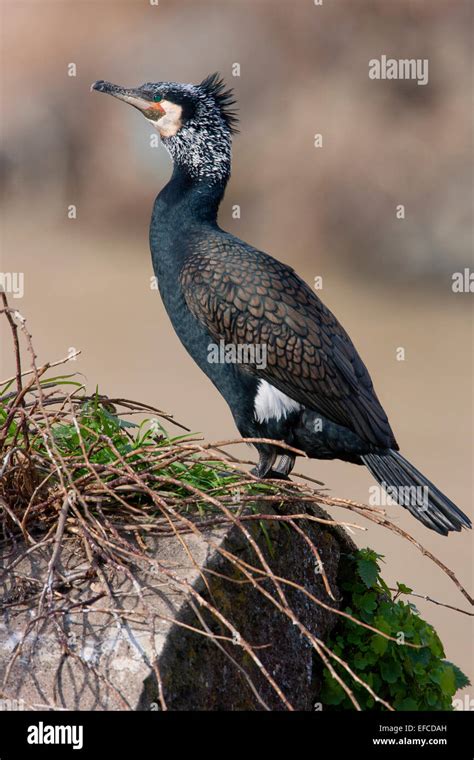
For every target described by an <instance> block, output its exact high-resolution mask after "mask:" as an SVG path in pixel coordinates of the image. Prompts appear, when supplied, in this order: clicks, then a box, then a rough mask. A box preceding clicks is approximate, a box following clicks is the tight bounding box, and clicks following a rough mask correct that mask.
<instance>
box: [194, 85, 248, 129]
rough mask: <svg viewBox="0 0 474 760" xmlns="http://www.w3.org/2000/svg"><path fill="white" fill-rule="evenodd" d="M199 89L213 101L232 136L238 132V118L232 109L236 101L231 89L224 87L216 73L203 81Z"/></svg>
mask: <svg viewBox="0 0 474 760" xmlns="http://www.w3.org/2000/svg"><path fill="white" fill-rule="evenodd" d="M199 87H200V88H201V89H202V90H204V91H205V93H206V94H207V95H209V96H210V97H211V98H213V99H214V101H215V103H216V105H217V107H218V108H219V110H220V112H221V114H222V118H223V119H224V121H225V123H226V124H227V126H228V127H229V129H230V131H231V132H232V134H236V133H237V132H238V131H239V130H238V129H237V124H238V122H239V118H238V116H237V111H236V110H235V107H234V106H235V105H236V100H235V98H234V93H233V91H232V89H231V88H227V87H226V84H225V82H224V80H223V79H222V77H221V76H220V74H218V72H217V71H216V72H215V73H214V74H209V76H207V77H206V78H205V79H203V81H202V82H201V84H200V85H199Z"/></svg>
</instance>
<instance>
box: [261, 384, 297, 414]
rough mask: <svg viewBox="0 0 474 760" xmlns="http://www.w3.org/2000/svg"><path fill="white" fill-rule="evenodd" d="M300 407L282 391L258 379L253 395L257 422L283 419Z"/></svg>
mask: <svg viewBox="0 0 474 760" xmlns="http://www.w3.org/2000/svg"><path fill="white" fill-rule="evenodd" d="M300 409H301V404H298V402H297V401H293V399H292V398H290V397H289V396H287V395H286V393H282V392H281V391H279V390H278V388H275V387H274V386H273V385H270V383H267V381H266V380H260V381H259V384H258V392H257V395H256V396H255V401H254V410H255V419H256V420H257V421H258V422H268V421H269V420H276V421H277V422H278V420H280V419H281V418H283V419H285V418H286V417H287V416H288V415H289V414H290V413H291V412H297V411H299V410H300Z"/></svg>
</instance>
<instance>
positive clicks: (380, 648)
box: [370, 635, 388, 655]
mask: <svg viewBox="0 0 474 760" xmlns="http://www.w3.org/2000/svg"><path fill="white" fill-rule="evenodd" d="M370 646H371V648H372V651H373V652H375V653H376V654H380V655H382V654H385V652H386V651H387V647H388V639H385V638H384V637H383V636H377V635H376V636H373V637H372V641H371V643H370Z"/></svg>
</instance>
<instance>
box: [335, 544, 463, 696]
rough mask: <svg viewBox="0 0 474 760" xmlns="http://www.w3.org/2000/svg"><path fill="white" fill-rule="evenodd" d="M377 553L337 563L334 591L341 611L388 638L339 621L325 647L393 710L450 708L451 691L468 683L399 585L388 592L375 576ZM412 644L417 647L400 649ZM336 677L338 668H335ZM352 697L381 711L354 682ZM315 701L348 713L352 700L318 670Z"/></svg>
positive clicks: (368, 552) (359, 554) (363, 552)
mask: <svg viewBox="0 0 474 760" xmlns="http://www.w3.org/2000/svg"><path fill="white" fill-rule="evenodd" d="M382 559H383V558H382V556H381V555H380V554H376V552H374V551H372V550H371V549H362V550H360V551H358V552H357V553H355V554H353V555H351V556H349V557H348V558H347V561H346V562H344V563H343V569H342V571H341V578H340V588H341V590H342V591H343V593H344V595H345V599H344V601H345V606H344V607H343V609H344V610H345V612H347V613H349V614H351V615H353V616H354V617H355V618H357V619H359V620H362V621H363V622H364V623H367V624H369V625H371V626H373V627H374V628H377V629H378V630H380V631H383V632H384V633H386V634H388V635H390V636H392V637H394V638H395V639H396V640H397V643H395V642H394V641H390V640H388V639H386V638H384V637H383V636H380V635H379V634H376V633H373V632H372V631H370V630H368V629H367V628H362V627H361V626H358V625H356V624H354V623H352V622H351V621H350V620H348V619H347V618H342V619H341V622H339V623H338V625H337V626H336V628H335V629H334V631H333V632H332V634H331V637H330V639H329V640H328V642H327V643H328V645H329V646H330V647H331V649H332V650H333V651H334V653H335V654H337V655H339V656H340V657H341V658H342V659H344V660H345V661H346V662H347V663H348V664H349V665H350V666H351V668H352V669H353V670H354V672H355V673H356V674H357V675H358V676H359V678H360V679H361V680H363V681H365V683H367V684H369V685H370V686H371V687H372V688H373V690H374V691H375V693H376V694H378V695H379V696H380V697H382V698H383V699H384V700H385V701H387V702H388V703H390V704H391V705H392V706H393V707H394V708H395V709H396V710H452V709H453V708H452V698H453V695H454V694H455V692H456V691H457V690H458V689H460V688H463V687H464V686H467V685H469V680H468V679H467V677H466V676H465V675H464V673H463V672H462V671H461V670H460V669H459V668H458V667H457V666H456V665H454V664H453V663H451V662H448V661H447V660H445V659H444V649H443V645H442V643H441V641H440V639H439V637H438V635H437V633H436V631H435V630H434V628H433V626H431V625H430V624H429V623H427V622H426V621H425V620H423V618H422V617H420V615H419V613H418V610H417V609H416V607H415V605H414V604H412V603H411V602H408V601H404V600H403V599H401V598H400V597H401V596H402V595H403V594H409V593H411V589H410V588H408V586H405V585H404V584H403V583H398V584H397V590H396V591H395V592H393V591H391V590H390V589H389V588H388V586H387V584H386V583H385V581H384V580H383V578H382V577H381V575H380V567H379V561H380V560H382ZM406 644H417V645H419V646H418V647H417V648H413V647H411V646H406ZM335 669H336V671H337V672H338V673H339V675H341V676H343V675H344V671H343V669H342V668H341V667H340V666H339V665H337V663H336V664H335ZM353 692H354V696H355V697H356V699H357V701H358V702H359V704H360V705H361V707H362V709H365V710H372V709H385V708H383V706H381V705H380V704H378V703H375V702H374V699H373V698H372V697H371V696H370V694H369V693H368V691H367V690H366V689H364V688H363V687H362V686H360V684H357V683H354V686H353ZM321 701H322V703H323V705H324V706H325V708H332V709H339V710H344V709H351V708H352V707H353V705H352V702H351V701H350V699H349V698H348V696H347V695H346V693H345V692H344V690H343V689H342V687H341V686H340V685H339V683H338V682H337V681H336V680H335V679H334V678H333V677H332V676H331V674H330V673H329V671H327V670H326V671H324V674H323V688H322V694H321Z"/></svg>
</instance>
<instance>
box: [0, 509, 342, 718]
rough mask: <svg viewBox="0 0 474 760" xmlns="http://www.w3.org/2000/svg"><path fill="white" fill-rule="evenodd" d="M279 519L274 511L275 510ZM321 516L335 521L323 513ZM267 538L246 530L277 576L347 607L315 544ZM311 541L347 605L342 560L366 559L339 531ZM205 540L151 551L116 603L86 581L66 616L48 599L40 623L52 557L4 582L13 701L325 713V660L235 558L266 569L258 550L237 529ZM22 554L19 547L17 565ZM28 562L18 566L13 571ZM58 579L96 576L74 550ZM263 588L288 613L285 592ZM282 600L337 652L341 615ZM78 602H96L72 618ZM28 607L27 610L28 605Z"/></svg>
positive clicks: (2, 622) (35, 560) (124, 580)
mask: <svg viewBox="0 0 474 760" xmlns="http://www.w3.org/2000/svg"><path fill="white" fill-rule="evenodd" d="M303 511H304V507H303V505H291V506H290V507H288V505H286V507H285V509H284V510H283V513H285V514H288V513H290V512H291V513H295V514H296V513H298V512H299V513H301V512H303ZM265 512H266V513H267V514H268V513H270V512H271V510H270V509H267V508H266V507H265ZM314 514H316V515H317V516H320V517H326V515H325V513H324V512H323V511H322V510H317V511H316V512H314ZM265 525H266V533H267V535H266V536H265V534H264V532H263V531H262V529H261V527H260V526H259V523H258V522H257V521H254V522H247V523H246V526H247V527H248V529H249V531H250V532H251V534H252V536H253V537H254V538H255V540H256V541H257V543H258V546H259V548H260V550H261V551H262V553H263V555H264V557H265V560H266V561H267V562H268V564H269V565H270V567H271V569H272V571H273V573H274V575H275V576H278V577H280V578H285V579H287V580H288V581H290V582H292V583H297V584H300V585H301V586H303V587H304V588H305V589H306V590H307V591H308V592H309V593H311V594H313V595H314V596H315V597H316V598H317V599H320V600H321V601H322V602H324V603H326V604H329V605H330V606H337V602H334V601H332V600H331V598H330V597H329V596H328V594H327V592H326V589H325V587H324V584H323V579H322V575H321V572H320V566H319V563H318V560H317V557H316V555H315V553H314V549H313V548H312V547H311V545H310V542H308V541H307V540H306V539H305V538H304V537H303V536H301V535H299V534H298V533H297V532H295V531H294V530H293V529H292V528H290V527H288V526H287V525H286V524H283V522H276V521H271V522H270V521H267V522H266V523H265ZM298 525H300V526H302V525H303V523H301V521H299V522H298ZM304 529H305V533H306V535H307V536H308V538H309V539H310V541H311V542H312V543H313V544H314V546H315V547H316V549H317V551H318V553H319V555H320V558H321V560H322V563H323V565H324V569H325V573H326V576H327V580H328V581H329V585H330V587H331V589H332V592H333V594H334V596H335V598H336V600H337V599H338V598H339V595H340V594H339V591H338V588H337V575H338V568H339V564H340V561H341V555H342V554H344V553H347V552H350V551H352V550H353V549H354V545H353V543H352V541H351V540H350V538H349V537H348V536H347V535H346V534H345V533H344V532H343V531H341V530H340V529H336V528H334V527H329V526H326V525H324V524H321V523H316V522H308V521H305V523H304ZM204 535H205V537H204V538H203V537H200V536H197V535H195V534H194V533H185V534H182V535H180V536H179V537H176V536H164V537H159V538H157V537H155V538H153V539H150V540H149V542H148V548H149V556H150V558H151V560H152V561H153V564H150V565H147V566H144V565H143V563H139V564H137V566H136V567H135V568H133V571H132V572H133V575H132V574H131V573H129V572H126V571H124V570H123V569H121V567H120V566H117V568H116V571H115V572H114V574H113V575H111V574H110V572H108V571H107V574H106V577H107V579H108V586H109V590H110V591H111V593H112V595H113V596H110V594H109V591H107V589H106V588H105V586H104V575H101V576H99V578H97V577H95V576H94V575H92V577H91V578H90V579H87V578H86V579H84V578H81V579H79V580H78V581H77V582H76V581H72V584H71V583H70V584H66V583H65V585H64V587H58V588H57V589H56V593H55V597H54V608H55V612H54V614H52V613H51V607H49V606H48V600H47V598H45V601H44V604H43V608H42V611H41V614H40V616H38V614H37V611H38V596H37V594H36V598H32V599H31V601H30V600H29V596H30V595H31V592H32V591H33V592H37V590H38V589H40V588H41V585H42V584H43V582H44V579H45V578H46V577H47V569H48V563H49V561H50V554H49V552H48V551H46V550H45V549H42V550H41V549H40V550H38V551H34V552H32V553H31V554H30V555H29V556H28V558H26V559H23V560H22V561H21V563H19V564H18V565H17V566H16V567H15V568H14V575H13V574H12V573H8V574H5V575H4V576H3V578H1V580H0V600H1V604H2V614H1V617H0V683H1V682H2V681H4V686H3V689H2V692H3V697H4V698H8V699H11V700H22V702H20V704H21V706H23V707H24V709H34V708H36V709H38V708H40V707H42V708H44V707H46V706H49V707H51V708H55V709H58V708H59V709H82V710H85V709H87V710H124V709H132V710H158V709H162V706H163V700H164V703H165V704H166V707H167V708H168V709H170V710H261V709H271V710H281V709H283V710H284V709H286V708H287V706H288V703H289V704H291V706H292V707H293V708H295V709H298V710H312V709H314V703H315V702H317V695H318V692H319V680H320V674H321V667H320V662H319V658H318V656H317V654H316V653H315V650H314V647H313V646H312V645H311V644H310V642H309V641H308V640H307V638H306V637H305V636H304V635H303V634H302V632H301V630H300V627H299V626H298V625H297V624H295V623H294V622H292V620H291V619H289V617H288V616H287V615H285V614H284V613H283V612H281V611H280V610H278V609H277V607H276V606H275V605H274V604H273V603H272V601H271V600H270V599H268V598H266V597H265V595H264V594H262V592H261V590H258V589H256V588H255V587H254V585H252V583H250V582H249V581H248V578H246V577H245V576H244V575H243V574H242V573H241V572H240V571H239V570H238V569H237V568H236V566H235V564H232V563H231V562H229V560H228V559H226V558H225V556H222V553H224V554H225V552H226V551H230V552H232V553H233V554H234V555H235V556H237V557H238V558H239V560H242V561H244V562H246V563H248V564H249V565H253V566H255V567H257V566H260V565H259V561H258V559H257V557H256V555H255V553H254V550H253V549H252V548H251V547H250V546H249V544H248V542H247V540H246V539H245V538H244V536H243V534H242V532H241V531H240V530H239V529H238V528H236V527H235V526H234V527H228V526H227V527H226V528H218V529H213V530H209V531H207V532H206V533H205V534H204ZM23 550H24V548H23ZM21 551H22V549H21V547H19V549H18V551H17V554H19V553H21ZM14 556H15V555H14V554H10V555H9V556H8V557H6V558H5V560H4V564H5V565H7V564H10V563H11V562H12V559H14ZM260 567H261V566H260ZM58 569H59V571H60V573H61V574H62V575H63V576H64V577H65V578H69V579H72V578H73V577H74V575H76V576H80V575H81V573H82V574H83V572H84V570H86V565H85V564H84V561H83V558H82V557H81V555H80V554H79V553H78V552H77V551H75V550H74V546H71V545H68V544H66V546H65V548H64V549H63V551H62V554H61V557H60V561H59V565H58ZM20 577H22V580H21V581H19V580H18V579H19V578H20ZM25 577H27V578H28V579H29V580H25ZM101 578H102V580H101ZM38 581H41V585H40V584H38ZM137 582H138V584H140V586H141V587H142V592H141V593H139V592H138V590H137V588H138V587H137ZM259 582H260V583H261V586H262V588H263V589H264V591H265V592H266V593H267V594H269V595H271V597H273V598H275V599H279V600H280V602H281V599H280V597H279V596H278V591H277V590H276V588H275V584H274V583H273V582H272V580H270V579H269V578H262V579H261V580H260V581H259ZM281 588H282V589H283V591H284V594H285V596H286V600H287V602H288V604H289V606H290V608H291V609H292V613H293V614H294V616H295V618H297V619H298V620H299V621H300V622H301V623H302V624H303V625H304V626H305V627H306V629H307V630H308V631H310V632H311V634H312V635H314V636H315V637H317V638H320V639H322V640H324V639H325V638H326V636H327V634H328V632H329V631H330V630H331V628H332V627H333V626H334V624H335V618H336V616H335V615H334V613H331V612H328V611H327V610H326V609H324V608H322V607H321V606H319V605H317V604H315V603H314V602H313V601H311V600H310V599H309V598H308V596H307V595H305V594H304V593H303V592H301V591H298V590H296V589H295V588H293V587H292V586H291V585H290V584H288V583H287V584H281ZM59 594H62V596H63V598H64V602H63V601H62V598H61V596H59ZM72 595H73V599H74V602H78V603H79V602H84V601H85V600H89V603H88V604H87V608H86V609H84V608H83V607H81V605H80V604H77V606H75V607H74V608H73V609H69V607H70V602H71V598H72ZM19 599H24V603H23V605H22V606H21V608H20V607H18V605H17V604H14V603H16V602H18V600H19ZM58 600H59V601H58ZM206 603H209V604H211V605H212V604H213V605H215V607H216V608H217V609H218V610H219V612H220V613H221V614H222V615H223V616H225V618H227V619H228V621H230V623H231V624H232V626H233V627H234V629H235V630H234V629H232V630H229V628H228V627H226V626H225V625H223V623H222V620H219V619H217V618H216V616H215V615H213V614H211V612H210V611H209V608H208V607H207V606H206ZM196 629H198V630H199V631H200V632H196ZM235 631H237V632H238V634H236V632H235ZM216 637H217V638H216ZM22 639H24V640H23V644H22V646H21V648H19V647H18V644H19V642H20V641H21V640H22ZM243 641H245V642H248V644H250V645H251V647H252V649H253V651H254V652H255V654H256V656H257V657H258V659H259V661H260V664H257V663H255V662H254V660H252V658H251V656H250V654H249V652H248V651H246V650H245V648H244V647H243V646H242V643H243ZM262 666H263V667H262ZM264 669H265V670H266V671H267V673H268V674H269V676H270V677H271V678H272V679H273V680H274V681H275V683H276V684H277V685H278V687H279V689H281V692H282V693H283V694H284V696H285V698H286V700H287V704H286V705H285V703H284V701H283V700H282V699H281V696H279V695H278V693H277V691H276V690H275V688H274V687H273V686H272V685H271V684H270V683H269V680H268V678H267V677H266V676H265V673H264ZM160 684H161V691H160ZM160 694H161V697H162V698H161V701H160Z"/></svg>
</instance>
